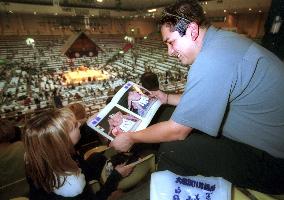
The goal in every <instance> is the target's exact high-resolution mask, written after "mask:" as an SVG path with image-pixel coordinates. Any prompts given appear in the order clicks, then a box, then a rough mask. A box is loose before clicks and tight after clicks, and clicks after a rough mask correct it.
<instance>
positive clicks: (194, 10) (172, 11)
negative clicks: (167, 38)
mask: <svg viewBox="0 0 284 200" xmlns="http://www.w3.org/2000/svg"><path fill="white" fill-rule="evenodd" d="M181 22H187V24H189V23H190V22H195V23H196V24H198V25H199V26H200V27H202V28H207V27H208V26H209V25H210V22H209V21H208V20H207V18H206V17H205V14H204V12H203V8H202V6H201V5H200V4H199V2H198V1H197V0H182V1H178V2H177V3H175V4H173V5H171V6H168V7H166V8H165V9H164V11H163V14H162V17H161V18H160V21H159V24H160V25H161V26H162V25H164V24H166V25H168V26H170V27H171V28H172V29H171V31H175V30H176V29H175V27H176V26H177V25H178V24H179V23H181Z"/></svg>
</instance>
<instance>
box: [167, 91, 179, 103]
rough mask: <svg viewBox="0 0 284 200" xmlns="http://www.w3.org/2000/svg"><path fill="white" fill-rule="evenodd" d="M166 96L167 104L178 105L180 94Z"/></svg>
mask: <svg viewBox="0 0 284 200" xmlns="http://www.w3.org/2000/svg"><path fill="white" fill-rule="evenodd" d="M167 95H168V102H167V103H168V104H170V105H173V106H177V105H178V104H179V101H180V98H181V94H167Z"/></svg>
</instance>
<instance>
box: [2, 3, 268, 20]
mask: <svg viewBox="0 0 284 200" xmlns="http://www.w3.org/2000/svg"><path fill="white" fill-rule="evenodd" d="M176 1H177V0H103V1H102V2H98V1H97V0H2V1H1V2H0V11H6V12H8V11H10V10H11V11H12V12H14V11H16V12H21V11H22V12H23V13H28V12H32V13H33V12H37V13H39V14H40V13H42V14H51V13H52V12H54V13H55V12H56V13H58V14H62V15H68V12H69V14H70V15H71V14H72V15H73V14H77V15H90V16H91V15H92V16H100V15H101V14H99V13H98V10H101V11H102V10H103V11H108V12H109V13H107V12H105V13H104V14H105V15H108V16H112V17H116V16H122V15H126V16H127V15H133V13H134V14H135V13H136V14H139V13H140V14H141V13H147V11H148V10H149V9H157V14H159V12H160V11H161V10H162V8H164V7H165V6H167V5H170V4H172V3H174V2H176ZM200 2H201V4H202V6H203V8H204V10H205V11H206V13H207V14H208V15H212V16H220V15H225V14H226V13H235V14H236V13H249V12H264V13H265V12H268V10H269V8H270V4H271V0H200ZM17 7H19V8H17ZM46 8H48V9H46ZM32 9H34V11H32ZM41 10H45V11H46V12H45V11H41ZM87 10H89V11H87ZM224 10H226V11H224ZM44 12H45V13H44ZM48 12H50V13H48ZM119 12H120V13H119ZM80 13H81V14H80Z"/></svg>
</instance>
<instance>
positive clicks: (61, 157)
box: [23, 108, 80, 192]
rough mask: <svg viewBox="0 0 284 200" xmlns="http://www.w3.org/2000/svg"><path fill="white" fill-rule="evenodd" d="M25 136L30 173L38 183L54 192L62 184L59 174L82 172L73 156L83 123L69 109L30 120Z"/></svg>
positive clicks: (37, 184) (53, 111) (47, 113)
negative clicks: (80, 125) (80, 124)
mask: <svg viewBox="0 0 284 200" xmlns="http://www.w3.org/2000/svg"><path fill="white" fill-rule="evenodd" d="M23 138H24V140H23V141H24V145H25V149H26V163H27V173H28V175H29V176H30V177H31V179H32V180H33V182H34V183H35V185H36V186H41V187H43V188H44V189H45V190H46V191H48V192H50V191H52V190H53V188H55V187H58V186H60V185H62V183H60V182H59V178H58V177H59V176H65V175H67V174H68V173H69V174H70V173H78V172H79V168H78V166H77V164H76V162H75V161H74V160H73V159H72V157H71V156H72V154H73V153H74V148H73V144H75V143H77V142H78V140H79V139H80V131H79V124H78V123H77V121H76V118H75V116H74V114H73V112H72V111H71V110H69V109H68V108H63V109H55V110H51V111H47V112H43V113H41V114H39V115H37V116H35V117H34V118H32V119H31V120H29V121H28V123H27V125H26V128H25V134H24V137H23Z"/></svg>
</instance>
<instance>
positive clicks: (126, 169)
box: [115, 163, 133, 177]
mask: <svg viewBox="0 0 284 200" xmlns="http://www.w3.org/2000/svg"><path fill="white" fill-rule="evenodd" d="M115 170H116V171H118V173H120V175H121V176H122V177H127V176H128V175H129V174H131V172H132V171H133V167H132V166H130V165H125V163H124V164H120V165H117V166H116V167H115Z"/></svg>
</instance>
